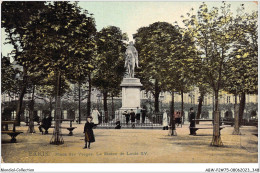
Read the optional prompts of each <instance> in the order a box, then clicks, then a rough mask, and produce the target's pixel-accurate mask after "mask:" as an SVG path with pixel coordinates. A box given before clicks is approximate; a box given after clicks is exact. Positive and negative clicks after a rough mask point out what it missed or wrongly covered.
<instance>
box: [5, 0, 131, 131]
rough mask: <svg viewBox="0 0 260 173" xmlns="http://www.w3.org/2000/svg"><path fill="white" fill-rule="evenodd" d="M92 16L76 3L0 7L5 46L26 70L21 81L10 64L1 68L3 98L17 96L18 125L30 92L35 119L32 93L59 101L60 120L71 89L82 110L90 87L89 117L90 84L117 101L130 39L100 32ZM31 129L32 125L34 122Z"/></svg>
mask: <svg viewBox="0 0 260 173" xmlns="http://www.w3.org/2000/svg"><path fill="white" fill-rule="evenodd" d="M92 15H93V14H89V13H88V11H87V10H82V9H81V8H80V7H79V6H78V5H77V3H76V2H75V3H70V2H50V3H47V2H3V3H2V27H3V28H4V29H5V32H6V34H7V40H6V43H8V44H11V45H12V46H13V47H14V51H12V54H11V56H12V57H13V58H14V60H15V61H17V63H18V64H19V65H20V66H22V67H23V70H22V71H20V73H21V76H22V80H21V81H19V80H18V79H15V78H14V75H15V74H16V72H14V71H13V70H12V66H11V64H10V63H9V62H8V61H2V66H3V65H4V67H6V68H3V69H2V79H3V80H4V81H5V82H4V83H2V93H4V92H6V93H11V92H16V93H18V94H19V99H18V100H19V101H18V104H17V110H16V117H17V120H18V122H20V119H19V118H20V114H21V107H22V103H23V98H24V94H25V93H26V92H27V93H33V97H32V102H31V104H30V112H31V114H30V115H32V116H33V113H32V112H33V107H34V106H33V105H34V98H35V97H34V93H37V96H48V97H49V98H50V99H49V101H50V105H52V104H51V103H52V100H53V98H54V97H55V98H56V107H57V108H56V111H57V110H58V111H57V114H56V117H57V118H58V117H60V115H59V114H60V111H59V109H60V97H61V96H62V95H64V94H65V93H68V92H69V91H70V86H71V85H70V84H75V85H77V86H78V101H79V107H80V102H81V100H82V98H81V93H82V91H81V87H82V86H83V85H86V83H87V85H88V89H87V90H88V94H87V95H88V98H87V99H88V107H87V109H88V111H87V114H88V115H89V114H90V100H91V98H90V96H91V91H92V89H91V87H92V85H94V86H95V87H97V88H98V89H100V90H101V91H102V92H103V94H104V96H109V95H111V96H112V97H113V96H116V95H117V94H118V93H119V91H120V90H119V89H120V88H119V85H118V84H119V83H120V82H121V80H122V78H123V75H124V68H123V63H124V58H123V53H124V47H125V45H124V42H123V41H124V40H127V35H126V34H123V33H122V31H121V30H120V28H118V27H115V26H109V27H106V28H103V29H102V30H101V31H99V32H97V31H96V27H95V20H94V18H93V16H92ZM2 59H8V58H7V57H3V58H2ZM111 69H113V70H111ZM3 72H4V73H3ZM111 79H112V80H111ZM12 81H19V84H16V85H15V84H14V83H12ZM13 87H14V89H12V88H13ZM11 89H12V90H11ZM106 99H107V97H105V98H104V103H105V105H104V109H105V111H107V105H106ZM51 109H52V106H50V110H51ZM79 110H80V109H79ZM79 113H80V112H79ZM32 116H30V121H31V122H32V121H33V117H32ZM106 116H108V115H106ZM80 117H81V116H80V115H79V118H80ZM79 121H80V119H79ZM30 124H31V125H32V126H33V123H30ZM30 129H32V130H30V132H34V130H33V127H31V126H30Z"/></svg>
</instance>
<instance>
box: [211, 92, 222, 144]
mask: <svg viewBox="0 0 260 173" xmlns="http://www.w3.org/2000/svg"><path fill="white" fill-rule="evenodd" d="M218 92H219V91H218V90H215V111H214V123H213V137H212V142H211V145H212V146H222V145H223V143H222V140H221V137H220V130H219V126H220V121H219V120H220V112H219V110H218Z"/></svg>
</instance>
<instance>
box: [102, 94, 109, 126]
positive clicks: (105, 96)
mask: <svg viewBox="0 0 260 173" xmlns="http://www.w3.org/2000/svg"><path fill="white" fill-rule="evenodd" d="M103 97H104V112H105V123H107V122H108V111H107V92H106V91H105V92H104V93H103Z"/></svg>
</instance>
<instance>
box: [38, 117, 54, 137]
mask: <svg viewBox="0 0 260 173" xmlns="http://www.w3.org/2000/svg"><path fill="white" fill-rule="evenodd" d="M51 121H52V117H51V116H50V115H48V117H47V118H46V117H44V118H43V119H42V124H41V125H40V126H39V130H40V132H41V133H42V134H43V131H42V128H44V130H45V134H48V130H49V128H50V127H51Z"/></svg>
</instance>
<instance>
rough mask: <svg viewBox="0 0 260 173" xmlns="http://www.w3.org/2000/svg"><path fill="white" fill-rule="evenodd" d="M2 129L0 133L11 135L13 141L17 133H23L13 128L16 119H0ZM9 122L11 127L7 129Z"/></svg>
mask: <svg viewBox="0 0 260 173" xmlns="http://www.w3.org/2000/svg"><path fill="white" fill-rule="evenodd" d="M1 124H2V130H1V134H7V135H9V136H10V137H11V142H12V143H14V142H16V136H18V135H19V134H21V133H23V132H21V131H16V129H15V125H16V121H2V123H1ZM9 124H13V129H12V130H9V129H8V125H9Z"/></svg>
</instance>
